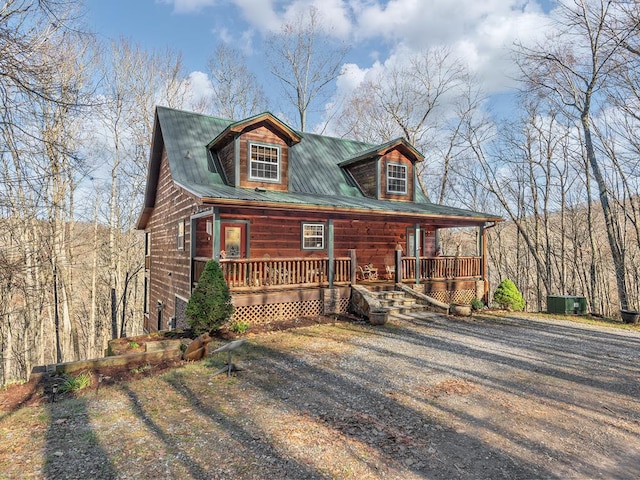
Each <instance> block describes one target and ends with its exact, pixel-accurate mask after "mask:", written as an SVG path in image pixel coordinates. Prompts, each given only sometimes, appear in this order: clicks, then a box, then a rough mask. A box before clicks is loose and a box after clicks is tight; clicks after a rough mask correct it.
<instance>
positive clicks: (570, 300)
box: [547, 295, 587, 315]
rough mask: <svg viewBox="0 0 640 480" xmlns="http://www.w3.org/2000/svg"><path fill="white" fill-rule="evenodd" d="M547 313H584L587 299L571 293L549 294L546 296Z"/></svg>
mask: <svg viewBox="0 0 640 480" xmlns="http://www.w3.org/2000/svg"><path fill="white" fill-rule="evenodd" d="M547 313H559V314H561V315H585V314H586V313H587V299H586V298H585V297H577V296H573V295H553V296H551V295H550V296H548V297H547Z"/></svg>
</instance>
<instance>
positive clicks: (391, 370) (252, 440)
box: [0, 314, 640, 480]
mask: <svg viewBox="0 0 640 480" xmlns="http://www.w3.org/2000/svg"><path fill="white" fill-rule="evenodd" d="M639 352H640V333H639V332H637V331H627V330H618V329H612V328H606V327H594V326H590V325H584V324H579V323H573V322H567V321H555V320H552V319H546V318H545V319H536V320H530V319H526V318H525V317H523V316H516V315H513V316H493V315H486V316H474V317H473V318H471V319H458V318H453V317H446V316H442V315H437V314H423V315H422V316H416V317H415V318H409V319H403V320H398V319H396V320H393V321H391V322H390V323H388V324H387V325H385V326H382V327H371V326H368V325H359V324H353V323H342V322H338V323H336V324H334V325H318V326H315V327H308V328H301V329H296V330H291V331H288V332H278V333H275V334H270V335H261V336H256V337H253V338H250V339H249V341H248V342H247V344H246V350H245V352H244V353H243V354H241V358H240V363H241V365H242V366H243V367H244V370H243V371H241V372H239V374H238V376H237V377H232V378H230V379H227V378H226V377H225V376H223V375H220V376H213V374H212V372H213V371H214V369H217V368H218V367H219V361H220V359H217V358H215V357H214V358H213V359H212V361H211V362H210V363H207V362H198V363H196V364H193V365H191V366H189V367H186V368H182V369H179V370H176V371H174V372H170V373H167V374H163V375H161V376H158V377H155V378H147V379H144V380H140V381H137V382H128V383H126V384H123V385H113V386H111V387H109V388H108V389H107V388H106V387H105V389H104V390H101V391H100V392H99V395H98V394H97V393H96V394H95V395H94V394H93V393H90V394H88V395H86V396H85V397H83V398H82V399H76V400H73V401H72V402H75V403H69V402H60V403H54V404H49V405H48V406H43V407H37V408H43V409H44V410H43V412H41V413H39V414H38V413H37V412H35V413H31V414H27V413H24V414H22V412H20V413H15V414H12V415H9V416H4V418H3V417H2V416H0V427H6V425H7V422H12V423H11V428H9V429H8V430H7V429H6V428H5V430H4V432H5V434H6V435H9V437H11V438H9V437H8V438H9V441H11V439H12V438H13V439H17V438H21V436H23V437H25V438H29V436H31V437H32V439H31V440H29V442H30V447H31V448H32V452H36V453H37V452H39V453H37V454H36V453H34V454H33V455H31V456H28V455H27V456H25V457H22V456H20V455H17V454H13V456H12V457H11V460H10V462H9V461H8V460H7V459H6V458H3V457H2V454H0V478H4V477H7V478H21V475H24V476H32V477H36V478H39V477H43V478H88V477H89V476H90V477H92V478H180V479H184V478H221V479H227V478H228V479H249V478H251V479H254V478H255V479H267V478H268V479H284V478H287V479H296V480H299V479H315V478H340V479H342V478H353V479H358V480H359V479H368V478H369V479H403V480H404V479H414V478H415V479H418V478H421V479H423V478H427V479H436V480H439V479H441V480H445V479H447V480H449V479H501V478H504V479H540V478H553V479H555V478H558V479H591V478H603V479H635V478H640V399H639V395H640V386H639V385H640V367H639V363H640V358H639V356H640V355H639ZM215 362H218V364H215ZM70 402H71V401H70ZM78 402H79V403H78ZM65 404H68V405H67V406H65ZM34 408H36V407H34ZM33 417H37V418H40V419H42V418H44V417H46V418H47V419H48V420H46V421H45V420H41V425H40V427H38V426H36V427H35V428H34V427H33V426H29V425H28V421H29V420H28V419H29V418H33ZM3 423H4V424H5V425H3ZM29 428H31V431H30V432H27V431H26V430H28V429H29ZM23 430H24V431H23ZM7 431H8V432H9V433H8V434H7V433H6V432H7ZM0 433H2V432H1V431H0ZM4 441H6V440H4ZM4 441H2V440H0V442H4ZM0 446H3V447H4V446H6V444H5V445H0ZM38 455H41V457H39V456H38ZM9 465H10V467H9ZM3 468H4V471H3Z"/></svg>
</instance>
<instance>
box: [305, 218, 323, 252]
mask: <svg viewBox="0 0 640 480" xmlns="http://www.w3.org/2000/svg"><path fill="white" fill-rule="evenodd" d="M302 249H303V250H323V249H324V224H323V223H303V224H302Z"/></svg>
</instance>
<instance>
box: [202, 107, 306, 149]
mask: <svg viewBox="0 0 640 480" xmlns="http://www.w3.org/2000/svg"><path fill="white" fill-rule="evenodd" d="M264 121H266V122H268V123H269V124H271V125H272V126H273V127H274V129H275V130H277V131H278V132H279V133H280V134H282V135H284V136H285V137H286V138H288V139H289V142H290V144H291V145H295V144H296V143H299V142H300V140H302V138H301V137H300V135H298V134H297V133H295V132H294V131H293V130H292V129H291V128H289V127H288V126H287V125H286V124H284V123H282V122H281V121H280V120H278V119H277V118H276V117H274V116H273V115H271V114H270V113H263V114H261V115H258V116H256V117H252V118H250V119H248V120H243V121H240V122H236V123H232V124H231V125H229V126H228V127H227V128H225V129H224V130H223V131H222V132H221V133H220V134H219V135H218V136H217V137H216V138H214V139H213V140H212V141H211V142H209V144H208V145H207V148H208V149H210V148H217V147H218V146H219V145H220V144H222V143H225V142H226V141H227V140H228V139H229V138H230V137H231V138H235V136H236V135H239V134H241V133H243V132H244V131H245V130H246V129H247V128H249V127H251V126H252V125H255V124H256V123H260V122H264Z"/></svg>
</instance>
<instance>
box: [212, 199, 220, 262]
mask: <svg viewBox="0 0 640 480" xmlns="http://www.w3.org/2000/svg"><path fill="white" fill-rule="evenodd" d="M220 231H221V230H220V209H219V208H218V207H214V209H213V242H212V244H213V252H211V258H214V259H216V260H217V261H220Z"/></svg>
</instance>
